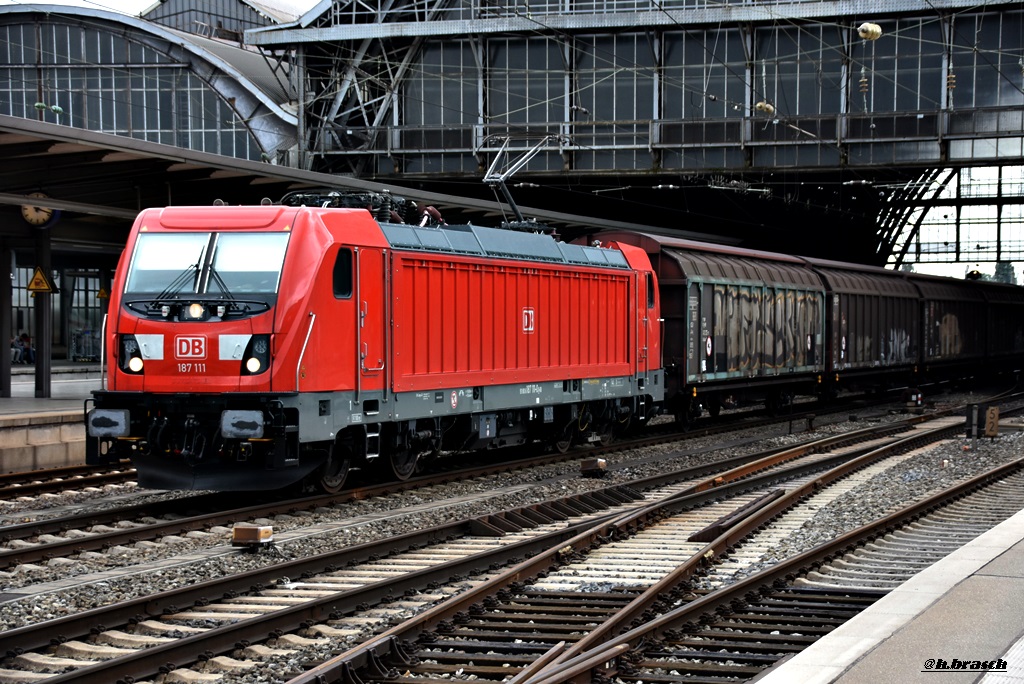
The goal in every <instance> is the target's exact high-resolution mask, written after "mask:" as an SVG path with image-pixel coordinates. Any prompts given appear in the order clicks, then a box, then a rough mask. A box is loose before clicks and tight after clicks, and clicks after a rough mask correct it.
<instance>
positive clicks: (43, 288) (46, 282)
mask: <svg viewBox="0 0 1024 684" xmlns="http://www.w3.org/2000/svg"><path fill="white" fill-rule="evenodd" d="M56 289H57V288H56V287H55V286H54V284H53V282H51V281H50V279H49V278H47V277H46V274H45V273H43V269H41V268H39V267H38V266H36V271H35V273H33V274H32V280H30V281H29V283H28V291H29V292H53V291H54V290H56Z"/></svg>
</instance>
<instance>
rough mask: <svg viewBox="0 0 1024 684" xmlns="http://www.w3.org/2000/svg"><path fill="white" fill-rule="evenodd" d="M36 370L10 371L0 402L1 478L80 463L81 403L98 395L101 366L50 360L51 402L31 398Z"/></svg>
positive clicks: (82, 443)
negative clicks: (6, 393) (8, 385)
mask: <svg viewBox="0 0 1024 684" xmlns="http://www.w3.org/2000/svg"><path fill="white" fill-rule="evenodd" d="M35 372H36V369H35V366H30V365H16V366H13V367H12V368H11V396H10V397H0V472H4V473H13V472H24V471H28V470H40V469H43V468H59V467H62V466H68V465H79V464H82V463H84V462H85V423H84V417H85V400H86V399H87V398H89V397H91V396H92V391H93V390H95V389H100V382H101V381H100V365H99V364H98V363H81V362H74V361H63V360H56V359H55V360H53V361H52V362H51V366H50V397H48V398H45V399H40V398H36V396H35V391H36V385H35V382H36V380H35Z"/></svg>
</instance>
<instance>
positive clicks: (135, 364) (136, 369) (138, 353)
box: [117, 335, 145, 375]
mask: <svg viewBox="0 0 1024 684" xmlns="http://www.w3.org/2000/svg"><path fill="white" fill-rule="evenodd" d="M120 347H121V349H120V354H118V360H117V361H118V366H119V367H120V368H121V370H122V371H124V372H125V373H131V374H133V375H138V374H140V373H142V369H143V366H145V363H144V362H143V360H142V350H141V349H140V348H139V341H138V340H137V339H135V335H122V336H121V343H120Z"/></svg>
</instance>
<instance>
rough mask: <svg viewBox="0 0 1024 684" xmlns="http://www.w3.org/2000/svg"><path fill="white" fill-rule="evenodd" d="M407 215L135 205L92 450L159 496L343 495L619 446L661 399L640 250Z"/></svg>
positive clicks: (363, 199)
mask: <svg viewBox="0 0 1024 684" xmlns="http://www.w3.org/2000/svg"><path fill="white" fill-rule="evenodd" d="M346 206H348V207H352V206H359V207H362V208H344V207H346ZM413 206H414V205H412V203H403V202H401V201H400V200H398V199H397V198H393V197H391V196H390V195H381V194H375V193H364V194H361V195H358V196H356V197H352V196H343V195H339V194H337V193H330V194H326V195H323V194H307V195H293V196H292V197H290V198H286V201H285V202H284V203H282V204H281V205H273V206H259V207H237V206H235V207H231V206H215V207H170V208H165V209H150V210H146V211H144V212H143V213H142V214H140V215H139V217H138V219H137V220H136V222H135V225H134V227H133V229H132V232H131V235H130V237H129V239H128V243H127V246H126V249H125V252H124V255H123V258H122V259H121V262H120V264H119V265H118V269H117V273H116V276H115V282H114V287H113V291H112V294H111V299H110V309H109V314H108V322H107V325H106V331H105V334H104V342H105V362H106V363H107V364H109V369H108V372H107V373H106V387H105V389H104V390H102V391H99V392H96V393H95V394H94V399H93V400H92V402H93V406H92V407H91V408H90V410H89V411H88V413H87V430H88V436H89V439H88V441H87V460H88V461H90V462H93V463H97V462H103V461H105V460H114V459H120V458H123V457H130V458H131V459H132V460H133V461H134V463H135V465H136V467H137V469H138V473H139V483H140V484H141V485H142V486H146V487H153V488H160V489H231V490H260V489H277V488H281V487H284V486H286V485H289V484H292V483H298V482H305V483H315V484H316V485H318V486H319V487H320V488H322V489H324V490H327V491H336V490H338V489H340V488H341V487H342V485H343V484H344V482H345V479H346V476H347V474H348V472H349V469H350V468H354V467H355V468H368V467H370V466H374V465H380V466H381V470H382V471H383V472H384V477H391V478H397V479H406V478H408V477H409V476H411V475H412V473H413V472H414V471H415V468H416V465H417V462H418V459H419V458H420V457H421V456H422V455H424V454H441V453H446V452H463V451H467V450H477V449H487V448H492V447H498V446H504V445H510V444H522V443H526V442H529V441H546V442H549V443H553V444H555V445H557V446H558V447H559V448H562V449H565V448H568V446H569V445H570V444H572V443H573V442H574V441H580V440H591V441H600V440H606V439H608V438H610V436H611V435H612V433H613V431H614V430H615V429H617V428H618V427H621V426H623V425H626V424H629V423H630V422H631V421H636V420H644V419H645V417H646V414H647V412H648V411H649V410H650V407H653V406H654V405H656V403H657V402H660V401H661V399H662V396H663V389H662V388H663V385H664V379H663V377H662V374H661V368H660V358H661V351H660V338H661V332H660V328H659V309H658V306H659V303H658V288H657V284H656V282H655V277H654V274H653V272H652V269H651V265H650V262H649V260H648V257H647V255H646V254H645V253H644V252H643V251H642V250H641V249H638V248H636V247H632V246H629V245H619V244H614V243H612V244H606V245H603V246H593V245H591V246H582V245H571V244H566V243H562V242H559V241H557V240H556V239H554V238H552V237H551V236H548V235H544V234H540V233H531V232H519V231H513V230H501V229H491V228H481V227H477V226H472V225H458V226H449V225H443V224H441V223H439V222H438V220H437V219H438V214H437V213H436V211H433V210H429V211H424V212H416V213H414V214H413V213H412V212H411V211H409V210H410V209H411V208H412V207H413ZM428 209H429V208H428ZM402 211H406V212H407V213H409V214H411V215H410V216H404V217H402V216H400V214H401V213H402ZM413 217H415V218H416V219H418V220H417V221H415V222H413V221H409V219H410V218H413ZM403 219H404V221H409V222H404V221H403ZM431 224H432V225H431Z"/></svg>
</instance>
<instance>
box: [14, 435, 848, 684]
mask: <svg viewBox="0 0 1024 684" xmlns="http://www.w3.org/2000/svg"><path fill="white" fill-rule="evenodd" d="M833 439H834V438H833ZM792 457H793V456H792V455H790V458H792ZM804 458H805V459H806V460H807V461H808V463H805V464H803V465H802V466H801V467H802V469H803V470H804V471H805V473H804V477H809V475H808V474H807V472H809V471H813V470H819V469H820V468H821V467H822V465H821V463H822V462H823V457H822V456H821V455H819V454H805V455H804ZM835 458H840V457H835ZM783 460H786V459H785V458H782V457H779V456H777V455H776V456H773V457H771V458H770V459H769V460H767V461H766V462H764V463H762V464H760V465H759V466H749V465H748V466H745V467H743V468H740V469H735V470H734V472H732V473H731V474H723V475H720V476H717V477H714V478H711V479H706V480H704V481H701V482H698V483H696V484H693V485H690V486H689V487H688V488H687V489H689V490H690V494H689V496H690V497H691V499H690V500H688V502H687V503H686V504H685V505H686V506H696V505H699V503H700V502H707V501H710V500H713V499H718V498H721V497H723V496H726V495H727V494H726V491H727V489H729V488H736V490H737V493H736V496H739V492H740V491H742V490H747V489H751V488H754V489H755V490H756V489H757V488H758V487H763V486H764V484H759V482H760V481H763V482H768V481H770V480H771V479H773V478H778V477H782V476H783V474H781V473H764V474H761V475H758V476H753V477H751V476H750V474H749V473H750V471H751V470H760V469H764V468H771V467H777V464H778V462H780V461H783ZM733 480H736V482H735V483H734V484H731V485H730V484H727V483H728V482H730V481H733ZM679 490H680V487H678V486H677V487H676V488H675V489H674V490H669V491H662V492H661V497H662V498H664V499H667V500H674V499H677V498H678V497H679V496H680V495H681V492H680V491H679ZM750 496H751V495H746V497H747V498H746V499H743V498H738V499H734V501H733V503H732V504H731V505H727V506H718V509H719V510H714V509H712V510H711V511H710V512H707V511H704V512H701V511H698V512H694V514H693V515H694V516H696V518H695V519H696V520H697V521H698V522H696V523H693V525H697V526H699V527H704V526H706V524H707V523H708V521H709V520H710V519H713V518H715V517H719V516H720V515H721V514H722V513H723V512H724V509H726V508H728V509H734V508H736V507H737V506H738V505H742V504H744V503H749V502H750ZM625 498H626V499H627V500H628V499H629V497H625ZM678 505H680V506H682V505H683V504H678ZM610 507H615V508H616V509H619V510H618V512H615V513H614V514H613V513H604V514H603V516H604V517H605V518H608V517H618V516H620V515H621V514H622V513H621V511H622V510H625V508H629V507H632V508H635V507H636V504H633V503H630V502H628V501H624V497H623V494H622V492H621V491H620V490H618V489H614V488H613V489H610V490H608V491H607V492H604V493H594V494H593V495H592V496H591V495H588V496H587V497H585V498H582V499H571V500H566V501H563V502H552V503H551V504H547V505H545V506H542V507H540V508H536V507H531V508H527V509H523V510H521V511H514V512H509V513H506V514H502V515H497V516H488V517H486V518H483V519H478V520H475V521H472V522H470V523H464V524H462V527H463V528H464V529H462V530H461V531H459V532H458V534H460V535H462V536H466V535H467V534H468V535H469V536H470V537H472V542H465V541H463V542H458V541H454V540H453V539H451V538H450V537H451V536H452V535H453V534H456V532H454V531H452V530H446V531H438V530H430V531H422V532H417V533H413V534H411V535H406V536H405V537H402V538H392V539H389V540H386V541H385V542H382V543H380V544H379V545H377V546H372V545H363V546H361V547H359V548H358V549H346V550H343V551H340V552H336V553H335V554H327V555H324V556H320V557H317V558H315V559H301V560H296V561H287V562H285V561H281V562H277V563H275V564H274V565H273V567H270V568H265V569H261V570H258V571H253V572H250V573H245V574H243V575H238V576H234V577H229V578H223V579H221V580H217V581H216V582H214V581H213V580H211V581H210V582H208V583H204V585H205V586H204V585H200V586H196V587H188V588H184V589H181V590H177V591H175V592H171V593H170V594H168V595H161V596H154V597H146V598H142V599H139V600H137V601H129V602H124V603H122V604H119V605H117V606H112V607H108V608H106V609H97V610H96V611H90V614H86V615H84V616H75V617H69V618H64V619H61V620H59V621H50V622H47V623H42V624H40V625H36V626H32V627H25V628H21V629H15V630H10V631H9V632H8V633H7V634H6V635H5V641H6V642H7V644H9V645H10V646H13V651H12V652H11V653H10V657H9V659H8V661H9V662H8V663H7V664H8V666H9V668H8V669H10V668H14V670H13V671H22V672H25V671H35V672H36V673H39V672H48V673H49V674H50V675H51V676H50V677H49V678H48V681H53V682H62V681H74V680H77V679H79V678H91V680H92V681H114V679H117V678H123V677H125V676H132V677H137V676H140V675H141V672H140V669H139V668H140V667H142V668H143V671H145V670H144V667H143V666H140V665H139V662H138V661H144V662H148V663H152V662H154V659H155V660H156V661H158V662H159V664H158V665H157V666H156V667H157V669H159V668H160V667H164V669H166V667H165V666H166V663H167V662H179V661H184V662H188V661H189V654H191V655H193V656H194V654H195V653H196V652H197V648H199V647H200V645H201V646H202V648H203V649H204V650H209V651H211V653H214V654H218V653H223V652H225V651H232V650H234V648H235V645H236V644H238V643H240V642H243V641H245V642H248V641H252V642H256V641H260V642H267V635H269V634H273V633H275V632H282V633H283V632H290V633H292V636H291V637H289V638H290V639H298V640H300V641H301V640H304V639H305V640H313V642H314V643H313V645H314V646H315V645H316V644H315V642H316V641H317V640H319V639H322V638H325V637H330V638H339V637H346V636H347V637H356V636H366V635H365V634H363V633H362V632H365V629H366V626H367V625H373V624H378V625H380V619H381V618H383V619H385V620H390V619H393V618H394V617H395V615H401V614H402V613H403V611H409V610H412V609H413V607H412V606H410V605H408V604H409V603H416V601H417V600H418V601H419V603H420V604H421V605H426V604H429V603H430V601H434V600H438V599H440V598H443V597H444V595H445V594H444V593H443V592H442V593H440V594H438V593H437V591H436V590H433V589H431V588H430V587H431V583H434V582H438V581H440V578H448V577H450V576H451V575H452V574H453V573H455V574H462V573H464V572H468V571H469V570H470V569H478V568H479V567H480V566H483V567H492V568H495V572H496V571H497V569H499V568H501V567H502V566H504V565H507V564H509V563H514V561H513V560H512V559H511V558H509V554H512V555H518V556H520V557H521V556H522V555H535V554H536V553H537V552H538V550H539V549H548V548H550V547H552V546H554V547H555V548H558V547H560V546H561V545H562V544H563V543H564V542H565V540H566V539H570V538H572V537H575V536H578V535H580V534H583V533H584V531H586V530H589V529H590V528H591V527H592V526H593V525H594V524H595V518H598V519H597V522H601V519H600V518H601V516H602V514H601V513H600V511H601V510H602V509H606V508H610ZM646 515H648V516H654V515H655V514H654V513H653V512H648V513H647V514H646ZM651 519H652V520H653V517H652V518H651ZM545 526H549V527H545ZM550 526H554V528H555V529H554V530H552V529H550ZM467 530H468V531H467ZM527 530H532V532H531V533H530V534H529V535H526V536H525V537H524V536H523V535H525V534H526V531H527ZM538 535H540V536H539V537H538ZM481 536H482V537H484V539H483V540H480V539H479V537H481ZM425 544H427V545H428V546H427V548H424V545H425ZM487 546H496V547H498V548H493V549H491V550H490V551H489V553H492V554H499V555H495V556H494V557H486V556H484V555H483V549H484V548H485V547H487ZM438 560H440V561H441V562H440V563H439V564H438ZM343 565H345V566H351V567H349V568H347V569H346V570H341V569H339V568H340V567H341V566H343ZM411 568H412V569H413V571H411V572H410V569H411ZM282 577H284V578H286V579H282ZM296 578H299V579H296ZM253 587H256V589H254V588H253ZM466 589H467V587H466V586H465V585H464V584H463V585H457V587H456V590H466ZM468 589H472V587H468ZM406 591H408V592H410V594H411V595H410V597H408V598H407V600H406V601H405V602H402V605H397V606H390V607H388V606H383V607H380V608H379V609H378V610H380V611H381V614H379V615H366V614H365V611H363V612H364V614H361V615H359V616H358V617H357V618H355V619H353V618H352V617H346V615H347V614H348V613H350V612H351V611H353V610H354V609H355V608H357V607H358V606H359V605H361V604H367V606H369V605H371V604H378V603H380V602H382V601H384V602H386V601H387V600H391V601H394V600H395V599H397V598H399V596H400V595H401V594H403V593H405V592H406ZM450 591H452V590H449V592H450ZM225 595H230V598H228V599H224V598H223V597H224V596H225ZM419 595H422V596H420V599H416V598H415V597H416V596H419ZM423 596H425V597H426V599H425V600H423ZM332 615H333V617H332ZM353 622H355V623H357V624H358V625H361V626H362V627H360V628H358V629H356V628H354V627H353ZM212 623H216V626H212V627H211V624H212ZM98 624H102V625H105V626H110V625H124V626H123V627H120V626H119V627H117V628H114V629H113V631H112V633H110V634H108V632H111V630H109V629H106V628H104V629H98V628H97V625H98ZM381 626H382V627H383V626H386V624H385V625H381ZM195 630H202V631H195ZM296 632H297V633H296ZM90 633H95V636H92V637H90V636H87V635H89V634H90ZM125 634H130V635H134V636H133V638H129V637H126V636H123V635H125ZM104 635H106V636H104ZM175 637H178V638H175ZM54 639H56V640H57V641H58V642H59V643H58V644H57V645H56V646H50V644H51V641H52V640H54ZM166 639H173V640H172V641H169V642H168V641H164V640H166ZM133 641H135V642H136V644H137V645H141V646H146V647H147V648H145V649H144V650H143V651H135V652H133V653H125V652H124V650H125V649H127V645H128V644H129V643H131V642H133ZM271 642H272V643H273V644H275V645H276V644H277V642H278V639H277V638H274V639H271ZM302 643H306V642H302ZM306 645H309V644H306ZM265 648H269V649H270V651H274V650H275V646H266V647H265ZM117 649H122V650H120V651H119V650H117ZM243 650H245V651H246V652H247V653H249V651H250V650H251V649H243ZM15 651H21V652H20V653H18V652H15ZM249 654H250V655H252V653H249ZM87 656H88V657H87ZM214 657H221V656H214ZM90 658H91V660H90ZM97 659H107V660H104V661H103V662H99V663H97V662H95V661H96V660H97ZM218 662H220V665H218V666H221V667H228V664H227V663H225V662H223V661H218ZM148 667H150V668H152V667H153V665H152V664H150V665H148ZM230 667H238V668H242V669H244V667H245V666H241V665H231V666H230ZM69 668H74V669H77V670H78V671H77V672H71V673H67V674H58V673H59V672H63V671H64V670H67V669H69ZM4 676H7V677H9V678H14V679H16V678H17V675H14V674H10V673H5V674H4ZM97 677H98V678H99V679H97ZM103 678H106V679H103Z"/></svg>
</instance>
